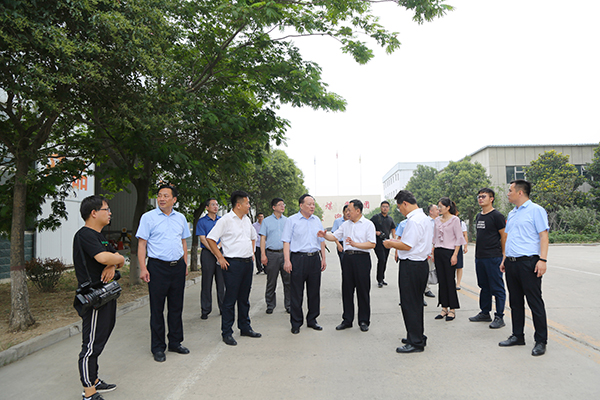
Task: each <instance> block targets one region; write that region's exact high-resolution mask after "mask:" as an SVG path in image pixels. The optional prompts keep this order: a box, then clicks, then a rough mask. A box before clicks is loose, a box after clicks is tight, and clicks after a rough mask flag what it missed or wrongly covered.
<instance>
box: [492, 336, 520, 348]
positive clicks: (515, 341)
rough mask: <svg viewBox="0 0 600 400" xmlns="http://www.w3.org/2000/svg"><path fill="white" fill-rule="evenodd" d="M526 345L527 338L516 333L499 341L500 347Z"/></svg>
mask: <svg viewBox="0 0 600 400" xmlns="http://www.w3.org/2000/svg"><path fill="white" fill-rule="evenodd" d="M523 345H525V338H518V337H516V336H515V335H510V336H509V337H508V339H506V340H503V341H502V342H500V343H498V346H500V347H510V346H523Z"/></svg>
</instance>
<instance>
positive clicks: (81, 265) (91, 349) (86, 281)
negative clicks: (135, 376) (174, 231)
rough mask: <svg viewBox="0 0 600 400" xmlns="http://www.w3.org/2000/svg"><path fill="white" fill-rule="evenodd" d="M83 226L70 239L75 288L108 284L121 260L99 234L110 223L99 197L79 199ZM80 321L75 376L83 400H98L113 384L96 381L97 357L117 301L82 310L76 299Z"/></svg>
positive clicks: (110, 324) (106, 335) (101, 199)
mask: <svg viewBox="0 0 600 400" xmlns="http://www.w3.org/2000/svg"><path fill="white" fill-rule="evenodd" d="M79 211H80V213H81V217H82V218H83V219H84V220H85V225H84V226H83V227H82V228H81V229H79V231H77V233H76V234H75V237H74V238H73V264H74V265H75V273H76V275H77V282H78V284H79V287H80V288H82V287H86V286H90V284H91V286H92V287H94V286H96V284H98V283H100V282H102V283H108V282H110V281H111V280H112V279H113V278H114V276H115V271H116V269H117V268H121V267H122V266H123V263H124V261H125V259H124V258H123V256H122V255H121V254H119V253H117V252H116V250H115V249H114V247H113V246H112V245H110V244H109V243H108V240H106V238H105V237H104V235H103V234H102V233H101V231H102V228H104V227H105V226H106V225H108V224H109V223H110V217H111V212H110V208H109V207H108V203H107V202H106V199H104V197H102V196H89V197H86V198H85V199H83V201H82V202H81V206H80V208H79ZM73 306H74V307H75V309H76V310H77V312H78V313H79V316H80V317H81V319H82V330H81V331H82V345H81V352H80V353H79V362H78V364H79V375H80V378H81V383H82V385H83V388H84V392H83V399H84V400H87V399H93V400H102V399H103V398H102V396H101V395H100V394H99V393H102V392H110V391H112V390H115V389H116V388H117V385H114V384H108V383H106V382H104V381H102V380H101V379H98V357H99V356H100V354H101V353H102V350H103V349H104V346H105V345H106V342H107V341H108V338H109V336H110V333H111V332H112V330H113V328H114V326H115V321H116V313H117V301H116V300H111V301H109V302H108V303H106V304H105V305H103V306H102V307H100V308H98V309H96V308H92V307H85V306H84V305H83V304H82V303H81V302H80V301H79V300H78V299H77V298H76V299H75V302H74V304H73Z"/></svg>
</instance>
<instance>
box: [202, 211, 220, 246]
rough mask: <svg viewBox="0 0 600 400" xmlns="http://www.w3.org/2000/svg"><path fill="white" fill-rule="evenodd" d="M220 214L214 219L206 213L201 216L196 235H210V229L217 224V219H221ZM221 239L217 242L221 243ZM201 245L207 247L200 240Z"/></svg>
mask: <svg viewBox="0 0 600 400" xmlns="http://www.w3.org/2000/svg"><path fill="white" fill-rule="evenodd" d="M219 218H221V217H219V216H218V215H217V216H216V218H215V219H214V221H213V220H212V218H210V217H209V216H208V214H206V215H205V216H204V217H202V218H200V219H199V220H198V224H197V225H196V236H208V233H209V232H210V230H211V229H212V228H214V226H215V224H216V223H217V221H218V220H219ZM220 242H221V241H220V240H219V242H217V244H219V243H220ZM200 246H201V247H202V248H203V249H205V248H206V246H205V245H203V244H202V242H200Z"/></svg>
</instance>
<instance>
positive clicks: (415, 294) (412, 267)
mask: <svg viewBox="0 0 600 400" xmlns="http://www.w3.org/2000/svg"><path fill="white" fill-rule="evenodd" d="M428 276H429V265H428V264H427V260H424V261H411V260H400V265H399V267H398V286H399V287H400V303H401V308H402V318H403V319H404V326H405V327H406V341H407V343H408V344H412V345H413V346H415V347H419V348H424V347H425V344H426V340H427V338H426V337H425V335H424V332H425V327H424V323H423V315H424V306H423V292H424V291H425V286H427V277H428Z"/></svg>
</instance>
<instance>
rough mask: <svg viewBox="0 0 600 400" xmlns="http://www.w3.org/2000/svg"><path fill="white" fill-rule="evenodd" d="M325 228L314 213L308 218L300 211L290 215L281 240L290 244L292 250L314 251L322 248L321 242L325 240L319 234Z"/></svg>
mask: <svg viewBox="0 0 600 400" xmlns="http://www.w3.org/2000/svg"><path fill="white" fill-rule="evenodd" d="M322 230H323V223H321V220H320V219H319V218H318V217H317V216H315V215H314V214H313V215H311V216H310V218H308V219H306V218H304V216H303V215H302V213H301V212H300V211H298V213H297V214H294V215H292V216H291V217H289V218H288V219H287V221H286V223H285V227H284V228H283V233H282V234H281V240H282V241H284V242H286V243H289V244H290V251H291V252H298V251H301V252H303V253H312V252H315V251H319V250H321V243H322V242H323V241H324V240H325V239H324V238H320V237H318V236H317V232H318V231H322Z"/></svg>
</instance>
